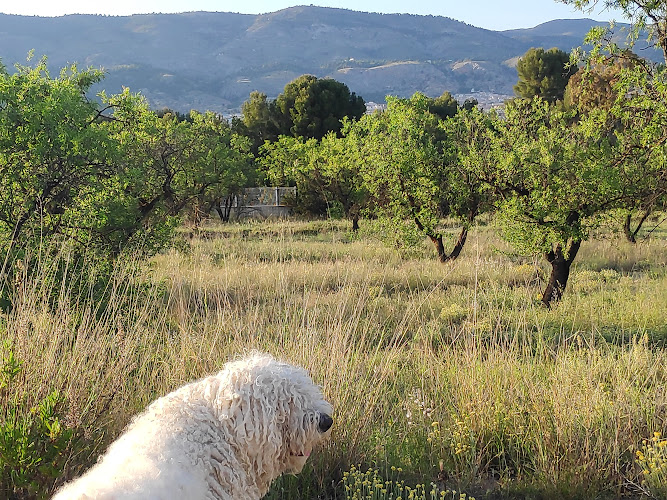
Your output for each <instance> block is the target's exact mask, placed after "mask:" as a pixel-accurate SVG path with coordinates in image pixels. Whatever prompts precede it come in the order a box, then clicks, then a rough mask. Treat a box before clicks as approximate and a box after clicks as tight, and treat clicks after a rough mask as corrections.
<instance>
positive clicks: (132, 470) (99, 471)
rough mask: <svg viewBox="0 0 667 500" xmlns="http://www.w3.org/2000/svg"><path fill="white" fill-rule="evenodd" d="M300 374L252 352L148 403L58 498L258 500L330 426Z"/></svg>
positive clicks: (325, 409) (317, 394) (327, 409)
mask: <svg viewBox="0 0 667 500" xmlns="http://www.w3.org/2000/svg"><path fill="white" fill-rule="evenodd" d="M330 414H331V406H330V405H329V403H327V402H326V401H325V400H324V399H323V397H322V393H321V391H320V389H319V388H318V387H317V386H316V385H315V384H313V382H312V380H311V379H310V377H309V376H308V375H307V374H306V372H305V371H304V370H303V369H301V368H297V367H295V366H292V365H289V364H286V363H282V362H279V361H276V360H275V359H274V358H272V357H271V356H269V355H265V354H253V355H251V356H250V357H248V358H246V359H242V360H240V361H235V362H231V363H228V364H226V365H225V366H224V368H223V370H222V371H221V372H220V373H218V374H217V375H213V376H210V377H207V378H204V379H202V380H199V381H197V382H193V383H191V384H188V385H186V386H183V387H181V388H180V389H178V390H176V391H174V392H172V393H171V394H168V395H167V396H165V397H162V398H160V399H158V400H157V401H155V402H154V403H152V404H151V405H150V406H149V407H148V409H147V410H146V411H145V412H144V413H142V414H141V415H139V416H137V417H136V418H135V419H134V420H133V421H132V423H131V424H130V425H129V426H128V427H127V429H126V430H125V432H124V433H123V434H122V435H121V436H120V437H119V438H118V440H116V441H115V442H114V443H112V444H111V446H110V447H109V450H108V451H107V452H106V454H104V455H103V456H102V457H101V458H100V460H99V461H98V463H97V464H96V465H95V466H94V467H93V468H91V469H90V470H89V471H88V472H86V473H85V474H84V475H83V476H81V477H80V478H78V479H76V480H74V481H72V482H71V483H68V484H66V485H65V486H64V487H63V488H62V489H61V490H60V491H58V492H57V494H56V496H55V497H54V500H56V499H57V500H65V499H172V498H173V499H200V498H201V499H204V498H206V499H223V500H232V499H233V500H255V499H260V498H261V497H262V496H263V495H264V494H265V493H266V492H267V490H268V489H269V485H270V484H271V481H273V480H274V479H275V478H277V477H278V476H279V475H281V474H282V473H284V472H292V473H297V472H300V471H301V469H302V468H303V466H304V464H305V463H306V459H307V458H308V456H309V455H310V452H311V451H312V449H313V446H314V445H315V444H317V443H318V442H319V441H320V440H321V439H322V438H323V437H324V436H326V435H327V434H328V431H329V428H330V427H331V424H332V423H333V420H332V419H331V416H330Z"/></svg>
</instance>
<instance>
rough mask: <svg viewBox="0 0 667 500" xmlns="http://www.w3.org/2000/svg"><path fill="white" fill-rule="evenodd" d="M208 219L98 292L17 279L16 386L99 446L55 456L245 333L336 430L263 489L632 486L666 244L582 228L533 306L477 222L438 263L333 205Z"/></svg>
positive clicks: (648, 404) (660, 325)
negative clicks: (546, 294) (552, 303)
mask: <svg viewBox="0 0 667 500" xmlns="http://www.w3.org/2000/svg"><path fill="white" fill-rule="evenodd" d="M203 235H204V237H201V238H197V237H196V238H194V239H192V240H189V241H188V243H187V245H186V246H185V248H187V251H184V250H178V251H177V250H172V251H169V252H166V253H165V254H163V255H160V256H158V257H156V258H154V259H153V260H152V262H151V263H150V265H148V266H143V267H141V266H139V267H138V266H136V265H132V266H128V267H126V268H123V267H120V268H119V269H118V270H117V271H116V276H115V279H114V280H113V281H112V284H111V285H110V287H109V289H108V290H107V297H106V300H105V302H104V304H105V305H104V306H102V308H99V307H98V306H96V305H95V304H94V303H92V302H86V301H85V300H82V299H80V298H76V300H75V299H74V294H73V293H72V290H69V289H68V288H67V285H65V286H64V287H63V288H62V290H61V293H60V294H59V295H57V299H56V300H55V301H54V299H53V293H52V290H51V289H50V288H48V286H49V285H48V283H49V282H50V280H46V279H40V274H39V273H37V275H34V276H32V277H26V278H25V281H24V283H23V284H22V285H21V286H20V287H19V288H18V291H17V292H16V294H15V296H14V308H13V309H12V311H11V312H9V313H8V314H7V315H5V316H4V317H3V318H2V323H3V325H4V328H5V329H6V337H7V338H8V339H9V340H10V341H11V343H12V345H13V347H14V351H15V354H16V356H18V357H19V358H20V359H22V360H23V361H24V368H25V369H24V375H23V376H22V378H21V380H20V381H19V382H18V386H17V387H15V390H17V391H19V392H22V393H23V394H25V395H26V396H27V397H32V398H38V397H40V395H42V396H43V395H46V394H48V392H49V391H50V390H52V389H59V390H60V391H61V392H62V393H63V394H64V395H66V397H67V400H68V401H69V406H68V409H67V421H68V423H69V424H70V425H73V426H78V427H79V428H82V429H85V430H86V432H87V433H88V434H89V438H90V442H91V443H92V444H91V445H90V447H89V448H88V449H87V450H85V451H84V452H81V451H80V452H78V454H77V455H76V456H73V457H72V461H71V470H70V471H69V472H70V473H75V472H76V471H77V470H79V469H80V468H81V467H84V466H87V465H89V464H90V463H91V462H92V461H93V460H94V457H95V455H96V454H98V453H99V452H100V451H101V449H102V447H103V446H104V445H105V444H106V443H107V442H108V441H109V440H110V439H112V438H113V437H114V436H115V435H117V434H118V432H120V430H121V429H122V427H123V426H124V425H125V424H126V423H127V422H128V421H129V419H130V418H131V416H132V415H133V414H135V413H136V412H137V411H139V410H140V409H141V408H143V407H144V406H145V405H146V404H147V403H148V402H150V401H151V400H152V399H154V398H155V397H157V396H159V395H161V394H164V393H166V392H168V391H170V390H172V389H174V388H175V387H177V386H179V385H181V384H182V383H184V382H186V381H188V380H192V379H194V378H198V377H201V376H203V375H205V374H208V373H211V372H215V371H217V370H219V369H220V368H221V366H222V365H223V364H224V363H225V362H226V361H227V360H229V359H231V358H233V357H236V356H239V355H241V354H243V353H244V352H247V351H249V350H252V349H259V350H263V351H268V352H271V353H273V354H274V355H276V356H278V357H281V358H284V359H286V360H288V361H291V362H293V363H296V364H299V365H302V366H304V367H306V368H307V369H308V370H309V371H310V372H311V374H312V376H313V378H314V379H315V380H316V381H317V382H318V383H319V384H321V385H322V386H323V388H324V391H325V393H326V396H327V398H328V399H329V400H330V401H331V402H332V404H333V406H334V409H335V415H334V418H335V426H334V429H333V434H332V439H331V440H330V441H329V442H328V443H327V444H326V445H325V447H324V449H322V450H321V451H320V452H319V453H318V454H316V455H314V456H313V457H312V458H311V465H310V466H309V468H307V470H306V471H304V474H303V475H302V476H301V477H299V478H285V479H282V480H281V481H279V482H278V483H277V484H276V487H275V488H274V490H273V491H272V493H271V498H311V497H312V498H315V497H317V496H318V495H322V496H328V497H334V495H338V497H340V498H344V496H342V495H344V488H343V485H344V481H343V474H344V472H345V471H348V470H350V468H351V467H352V466H353V465H358V464H362V467H363V468H364V470H368V468H369V467H370V468H375V469H377V470H379V471H380V473H381V477H382V478H384V479H385V480H391V481H395V482H394V483H392V484H393V485H394V486H395V485H397V484H400V482H401V481H404V482H405V483H404V484H405V485H406V486H409V487H410V488H415V487H416V485H417V484H426V485H429V484H430V483H431V482H433V483H434V484H436V489H437V490H438V491H440V490H442V491H444V490H446V489H449V490H457V491H460V490H463V491H466V492H468V493H469V494H472V495H475V496H476V497H477V498H478V499H479V498H484V495H486V494H487V492H495V493H499V492H502V493H503V494H506V495H508V496H509V497H510V498H524V497H526V495H532V497H533V498H592V497H596V496H597V497H600V498H603V497H608V498H615V497H617V496H619V495H620V494H621V493H623V494H634V495H640V494H641V491H642V490H643V489H644V490H645V489H646V488H645V487H643V486H642V485H643V484H644V483H645V482H646V481H647V480H648V477H647V476H646V474H644V473H643V470H645V469H644V464H642V463H638V461H637V455H636V452H637V450H642V449H643V448H642V446H644V444H643V443H644V441H643V440H645V439H649V440H650V439H651V438H652V436H654V432H662V433H663V435H664V434H667V428H666V426H667V400H666V399H665V392H664V384H665V381H666V380H667V368H666V367H667V356H666V355H665V351H664V350H663V343H664V341H665V339H666V338H667V329H666V326H665V325H667V307H665V305H666V304H667V265H666V262H665V260H666V257H665V256H666V255H667V242H665V240H662V239H656V238H652V239H651V240H649V241H646V242H643V243H640V244H638V245H636V246H631V245H629V244H626V243H624V242H622V241H620V240H618V239H613V238H604V239H601V240H595V241H592V242H588V243H586V244H585V245H584V246H583V247H582V251H581V255H580V256H579V257H578V262H577V264H576V266H575V268H574V270H573V274H572V277H571V282H570V284H569V285H568V290H567V292H566V296H565V298H564V300H563V301H562V303H561V304H559V305H558V306H556V307H554V308H552V309H546V308H544V307H543V306H542V305H541V302H540V300H539V298H540V293H541V291H542V287H543V286H544V279H545V276H546V271H547V269H546V267H544V265H543V263H542V262H541V261H540V260H536V259H533V258H528V257H523V256H519V255H515V254H514V253H513V252H512V251H511V249H510V248H508V247H507V246H506V245H505V244H504V243H502V242H501V241H500V240H498V239H497V238H496V237H495V235H494V233H493V229H492V228H491V227H481V228H477V229H476V230H474V231H473V232H472V233H471V235H470V237H469V240H468V243H467V246H466V248H465V250H464V253H463V254H462V256H461V257H460V259H458V260H457V261H456V262H454V263H453V264H451V265H444V266H443V265H441V264H439V263H437V262H436V260H435V258H434V254H433V249H432V248H431V247H430V246H428V245H427V244H426V243H424V245H423V246H422V247H419V248H417V249H413V250H409V251H406V250H405V249H402V248H391V247H387V246H385V245H383V244H382V243H380V241H379V240H378V239H377V238H375V237H374V236H373V235H372V234H365V235H362V236H356V235H352V234H351V233H349V232H348V225H347V224H343V223H337V222H334V223H331V222H321V221H317V222H301V223H298V222H276V223H262V224H259V223H247V224H233V225H229V226H222V225H213V226H211V227H209V228H207V229H206V231H205V233H203ZM48 269H49V266H48V264H46V263H45V267H44V269H42V270H41V271H40V272H41V273H45V274H48V272H49V271H48ZM66 283H67V280H66ZM77 297H79V295H77ZM644 453H645V455H644V456H647V455H646V453H647V450H646V449H644ZM391 467H394V468H395V470H397V469H398V468H400V469H401V472H400V474H396V473H395V474H396V475H394V476H391V474H390V472H391ZM651 477H657V476H651ZM633 485H634V486H633ZM652 487H653V488H654V489H655V488H656V487H659V485H658V486H655V485H654V486H652ZM406 491H407V490H406ZM656 491H659V490H656ZM363 498H370V497H363ZM381 498H385V497H381ZM387 498H388V497H387ZM425 498H430V497H428V496H426V497H425Z"/></svg>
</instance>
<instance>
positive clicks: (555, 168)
mask: <svg viewBox="0 0 667 500" xmlns="http://www.w3.org/2000/svg"><path fill="white" fill-rule="evenodd" d="M606 113H607V111H605V110H600V111H599V113H592V114H590V115H589V116H587V117H586V118H585V119H582V120H581V121H580V122H573V118H574V113H573V112H563V111H559V110H558V109H557V108H556V107H554V106H550V105H549V104H548V103H546V102H545V101H543V100H541V99H533V100H516V101H514V102H512V103H509V104H508V106H507V107H506V114H507V117H506V120H505V121H503V122H499V124H498V133H497V134H494V135H490V136H489V141H490V142H491V143H492V147H493V149H494V151H495V157H496V164H495V166H494V168H493V170H492V171H491V173H490V176H489V178H488V181H489V182H490V183H491V185H492V186H494V189H495V190H496V192H497V195H498V202H497V208H498V221H499V223H500V226H501V228H502V235H503V237H504V238H505V239H507V240H508V241H509V242H511V243H513V244H514V245H515V246H516V247H517V248H518V249H520V250H521V251H524V252H526V253H542V254H543V255H544V257H545V259H546V260H547V262H548V263H549V264H550V266H551V273H550V276H549V281H548V283H547V287H546V289H545V290H544V293H543V295H542V302H543V303H544V304H545V305H547V306H550V305H551V304H552V303H553V302H557V301H558V300H560V299H561V297H562V296H563V293H564V291H565V288H566V285H567V282H568V278H569V275H570V269H571V266H572V263H573V261H574V259H575V257H576V256H577V253H578V251H579V248H580V247H581V244H582V242H584V241H585V240H586V239H587V238H588V237H589V235H590V233H591V230H592V229H593V228H595V227H597V225H598V224H599V223H600V222H601V220H602V217H603V215H604V214H605V213H606V212H607V211H608V210H610V209H614V208H620V207H623V206H624V203H625V201H626V197H625V193H624V186H625V185H626V182H627V180H626V179H625V178H624V172H625V171H624V165H622V164H621V163H620V162H619V163H616V164H614V163H611V162H609V161H608V159H609V157H610V155H612V152H613V151H614V149H613V148H614V140H613V136H612V135H611V134H610V133H609V128H608V127H607V124H608V123H609V121H608V120H607V119H606Z"/></svg>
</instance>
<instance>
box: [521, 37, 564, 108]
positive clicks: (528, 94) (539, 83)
mask: <svg viewBox="0 0 667 500" xmlns="http://www.w3.org/2000/svg"><path fill="white" fill-rule="evenodd" d="M569 63H570V56H569V55H568V54H567V53H565V52H563V51H562V50H559V49H557V48H552V49H549V50H546V51H545V50H544V49H543V48H537V49H536V48H531V49H529V50H528V51H527V52H526V53H525V54H524V55H523V56H522V57H521V58H520V59H519V62H518V63H517V66H516V69H517V72H518V73H519V81H518V83H517V84H516V85H515V86H514V91H515V92H516V93H517V95H519V96H520V97H525V98H527V99H531V98H533V97H541V98H542V99H544V100H545V101H548V102H551V103H553V102H556V101H558V100H562V99H563V95H564V93H565V87H566V86H567V82H568V80H569V79H570V77H571V76H572V75H573V74H574V73H575V72H576V71H577V68H576V67H574V66H570V64H569Z"/></svg>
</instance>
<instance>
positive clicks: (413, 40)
mask: <svg viewBox="0 0 667 500" xmlns="http://www.w3.org/2000/svg"><path fill="white" fill-rule="evenodd" d="M596 24H600V23H596V22H594V21H591V20H585V19H581V20H560V21H552V22H550V23H546V24H543V25H540V26H537V27H535V28H532V29H529V30H511V31H505V32H496V31H489V30H485V29H482V28H476V27H474V26H470V25H468V24H465V23H462V22H459V21H455V20H453V19H449V18H446V17H435V16H415V15H405V14H404V15H399V14H372V13H364V12H355V11H350V10H343V9H332V8H322V7H292V8H289V9H285V10H281V11H278V12H273V13H269V14H263V15H244V14H231V13H205V12H194V13H185V14H152V15H134V16H128V17H107V16H91V15H71V16H64V17H56V18H40V17H24V16H14V15H0V58H2V61H3V63H4V64H5V65H7V66H11V65H12V64H13V63H15V62H22V61H25V59H26V55H27V54H28V52H29V51H30V50H34V53H35V56H36V57H40V56H42V55H46V56H47V57H48V61H49V66H50V67H52V68H53V69H54V71H55V70H57V69H58V68H61V67H63V66H64V65H67V64H69V63H72V62H77V63H78V64H79V66H81V67H86V66H94V67H102V68H104V69H105V70H106V71H107V77H106V79H105V80H104V82H103V83H102V84H101V85H100V86H99V89H101V88H104V89H106V90H107V92H110V93H114V92H118V91H120V89H121V88H122V87H123V86H127V87H130V89H131V90H132V91H140V92H141V93H143V94H144V95H146V97H147V98H148V99H149V101H150V103H151V105H152V106H153V107H154V108H161V107H165V106H166V107H171V108H174V109H177V110H180V111H188V110H190V109H199V110H205V109H212V110H215V111H219V112H232V111H234V110H238V108H239V107H240V105H241V103H242V102H243V101H244V100H245V99H247V97H248V95H249V93H250V92H251V91H252V90H260V91H262V92H265V93H266V94H268V95H269V96H270V97H275V96H276V95H277V94H278V93H279V92H280V91H281V90H282V89H283V87H284V86H285V83H287V82H288V81H290V80H292V79H293V78H295V77H297V76H299V75H301V74H304V73H310V74H314V75H316V76H318V77H331V78H335V79H336V80H339V81H342V82H345V83H346V84H347V85H348V86H349V87H350V89H351V90H352V91H354V92H356V93H357V94H359V95H361V96H363V97H364V98H365V99H366V100H367V101H376V102H382V101H383V100H384V96H385V95H387V94H394V95H404V96H407V95H411V94H412V93H414V92H415V91H422V92H425V93H426V94H428V95H433V96H435V95H440V94H441V93H442V92H443V91H445V90H447V91H450V92H452V93H455V94H459V93H469V92H470V91H471V90H472V89H474V90H475V91H484V92H488V93H493V94H511V93H512V85H513V84H514V83H516V79H517V76H516V70H515V68H514V64H515V62H516V58H517V57H518V56H520V55H522V54H523V53H524V52H525V51H526V50H527V49H528V48H530V47H533V46H544V47H546V48H550V47H553V46H557V47H559V48H561V49H563V50H569V49H571V48H572V47H574V46H578V45H579V44H580V43H581V40H582V39H583V36H584V34H585V33H586V32H587V31H588V29H589V28H590V27H591V26H593V25H596ZM99 89H98V90H99Z"/></svg>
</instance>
